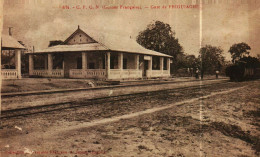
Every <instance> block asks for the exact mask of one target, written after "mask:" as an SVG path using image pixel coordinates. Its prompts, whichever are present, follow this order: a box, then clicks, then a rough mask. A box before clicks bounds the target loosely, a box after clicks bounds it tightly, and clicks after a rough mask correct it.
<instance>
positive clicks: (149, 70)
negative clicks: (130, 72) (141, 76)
mask: <svg viewBox="0 0 260 157" xmlns="http://www.w3.org/2000/svg"><path fill="white" fill-rule="evenodd" d="M152 71H153V57H152V56H151V57H150V60H149V61H148V70H147V73H146V75H147V77H152V74H153V73H152Z"/></svg>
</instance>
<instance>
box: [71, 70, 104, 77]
mask: <svg viewBox="0 0 260 157" xmlns="http://www.w3.org/2000/svg"><path fill="white" fill-rule="evenodd" d="M105 77H106V70H105V69H86V70H82V69H71V70H70V78H105Z"/></svg>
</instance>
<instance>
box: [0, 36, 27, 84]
mask: <svg viewBox="0 0 260 157" xmlns="http://www.w3.org/2000/svg"><path fill="white" fill-rule="evenodd" d="M23 49H25V47H24V46H23V45H22V44H20V43H19V42H18V41H17V40H16V39H15V38H13V37H12V36H11V34H10V35H3V34H2V40H1V78H2V79H20V78H21V77H22V74H21V51H22V50H23Z"/></svg>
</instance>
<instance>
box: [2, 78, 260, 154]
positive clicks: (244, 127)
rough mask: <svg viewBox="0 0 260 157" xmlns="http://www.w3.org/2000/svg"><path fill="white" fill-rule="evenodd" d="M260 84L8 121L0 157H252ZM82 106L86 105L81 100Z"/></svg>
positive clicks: (259, 146) (258, 147) (258, 129)
mask: <svg viewBox="0 0 260 157" xmlns="http://www.w3.org/2000/svg"><path fill="white" fill-rule="evenodd" d="M259 92H260V81H251V82H243V83H233V84H231V85H229V86H227V85H219V86H216V87H214V88H213V87H211V88H207V89H204V90H189V91H181V92H175V93H162V94H158V96H152V97H149V96H147V97H143V98H136V99H133V100H125V101H122V102H121V101H119V102H117V103H115V104H111V103H109V102H107V103H104V104H93V105H89V106H84V107H82V108H76V109H69V110H66V111H61V112H58V111H57V112H54V113H48V114H40V115H34V116H30V117H20V118H13V119H5V120H3V121H2V126H3V129H1V130H0V135H1V142H0V149H1V153H2V156H25V155H26V156H73V157H76V156H118V157H121V156H178V157H183V156H224V157H225V156H227V157H230V156H240V157H246V156H257V153H259V151H260V142H259V141H260V139H259V137H260V123H259V115H260V114H259V104H260V97H259ZM82 103H84V102H82Z"/></svg>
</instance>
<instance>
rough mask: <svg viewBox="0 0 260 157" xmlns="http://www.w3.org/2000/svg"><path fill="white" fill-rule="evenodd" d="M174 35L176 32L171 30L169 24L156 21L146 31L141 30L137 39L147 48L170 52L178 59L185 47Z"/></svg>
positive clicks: (169, 53)
mask: <svg viewBox="0 0 260 157" xmlns="http://www.w3.org/2000/svg"><path fill="white" fill-rule="evenodd" d="M174 35H175V32H174V31H172V30H171V26H170V25H169V24H165V23H163V22H161V21H155V23H152V24H149V25H148V26H147V28H146V29H145V30H144V31H141V32H139V35H138V36H137V39H136V41H137V43H139V44H140V45H142V46H143V47H145V48H147V49H150V50H154V51H157V52H161V53H164V54H168V55H170V56H173V60H176V58H177V56H178V55H179V54H183V48H182V46H181V45H180V44H179V41H178V39H177V38H175V37H174Z"/></svg>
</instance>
